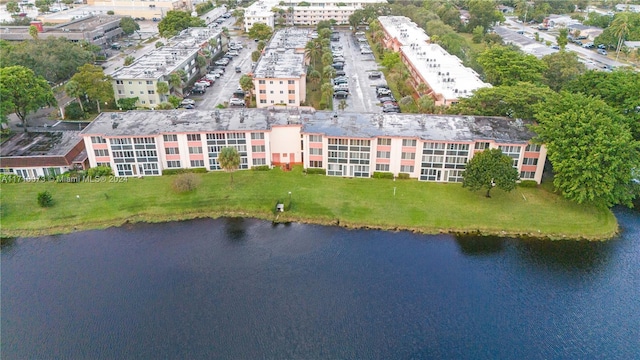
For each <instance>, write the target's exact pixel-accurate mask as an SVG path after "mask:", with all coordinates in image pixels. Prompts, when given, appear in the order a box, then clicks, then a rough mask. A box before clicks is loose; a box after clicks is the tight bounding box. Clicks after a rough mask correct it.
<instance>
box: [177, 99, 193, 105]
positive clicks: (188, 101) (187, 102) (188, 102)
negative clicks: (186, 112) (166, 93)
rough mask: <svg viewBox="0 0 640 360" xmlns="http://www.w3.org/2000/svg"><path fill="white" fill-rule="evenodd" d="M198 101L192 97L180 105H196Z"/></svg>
mask: <svg viewBox="0 0 640 360" xmlns="http://www.w3.org/2000/svg"><path fill="white" fill-rule="evenodd" d="M195 103H196V102H195V101H194V100H192V99H184V100H182V102H181V103H180V105H194V104H195Z"/></svg>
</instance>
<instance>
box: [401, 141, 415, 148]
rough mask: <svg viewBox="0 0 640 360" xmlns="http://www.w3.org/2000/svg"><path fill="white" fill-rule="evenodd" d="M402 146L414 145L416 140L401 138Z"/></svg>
mask: <svg viewBox="0 0 640 360" xmlns="http://www.w3.org/2000/svg"><path fill="white" fill-rule="evenodd" d="M402 146H407V147H411V146H416V140H415V139H403V140H402Z"/></svg>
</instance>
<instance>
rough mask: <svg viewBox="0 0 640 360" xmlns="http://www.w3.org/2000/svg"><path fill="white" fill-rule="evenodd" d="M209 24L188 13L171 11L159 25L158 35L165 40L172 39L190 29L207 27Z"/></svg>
mask: <svg viewBox="0 0 640 360" xmlns="http://www.w3.org/2000/svg"><path fill="white" fill-rule="evenodd" d="M206 26H207V24H206V22H205V21H204V20H202V19H200V18H199V17H193V16H191V14H190V13H188V12H186V11H179V10H169V11H167V13H166V14H165V16H164V18H162V20H161V21H160V22H159V23H158V33H159V34H160V36H162V37H163V38H167V39H168V38H170V37H173V36H175V35H177V34H178V33H179V32H180V31H182V30H184V29H187V28H189V27H206Z"/></svg>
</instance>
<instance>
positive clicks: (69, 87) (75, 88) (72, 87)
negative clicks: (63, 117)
mask: <svg viewBox="0 0 640 360" xmlns="http://www.w3.org/2000/svg"><path fill="white" fill-rule="evenodd" d="M64 92H65V93H67V95H69V96H70V97H73V98H76V100H78V104H80V110H82V112H83V113H84V107H83V106H82V100H80V96H82V95H83V94H84V91H82V89H81V88H80V84H78V82H77V81H75V80H69V81H67V84H66V85H65V86H64Z"/></svg>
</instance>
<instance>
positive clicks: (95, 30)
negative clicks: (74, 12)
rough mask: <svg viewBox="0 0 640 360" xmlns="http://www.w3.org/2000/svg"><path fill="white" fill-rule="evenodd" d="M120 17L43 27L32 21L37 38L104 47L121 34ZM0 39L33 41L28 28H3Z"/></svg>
mask: <svg viewBox="0 0 640 360" xmlns="http://www.w3.org/2000/svg"><path fill="white" fill-rule="evenodd" d="M121 18H122V17H121V16H106V15H96V16H93V15H90V16H86V17H83V18H81V19H76V20H72V21H69V22H66V23H64V24H59V25H53V26H48V25H47V26H45V25H44V24H43V23H42V22H41V21H32V22H31V25H33V26H35V27H36V29H37V30H38V37H39V38H40V39H46V38H48V37H50V36H53V37H61V38H64V39H67V40H69V41H71V42H81V41H86V42H88V43H90V44H94V45H98V46H103V47H104V46H106V45H107V44H108V43H110V42H112V41H113V40H114V39H116V38H117V37H119V36H121V35H122V34H123V31H122V29H121V28H120V19H121ZM0 39H2V40H6V41H24V40H33V38H32V37H31V34H29V26H3V27H2V30H1V31H0Z"/></svg>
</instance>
